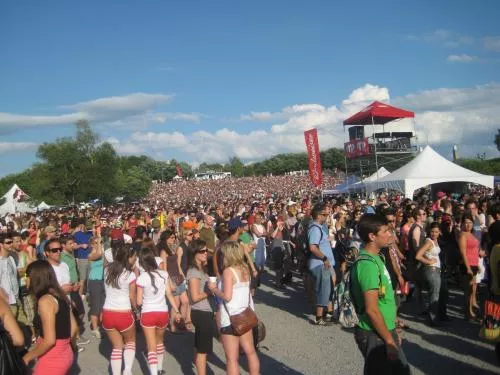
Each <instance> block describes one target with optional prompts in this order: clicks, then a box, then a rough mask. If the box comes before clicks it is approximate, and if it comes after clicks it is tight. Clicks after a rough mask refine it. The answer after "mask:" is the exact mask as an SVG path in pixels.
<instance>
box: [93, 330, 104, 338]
mask: <svg viewBox="0 0 500 375" xmlns="http://www.w3.org/2000/svg"><path fill="white" fill-rule="evenodd" d="M92 336H94V337H95V338H96V339H101V338H102V336H101V331H99V328H96V329H94V330H93V331H92Z"/></svg>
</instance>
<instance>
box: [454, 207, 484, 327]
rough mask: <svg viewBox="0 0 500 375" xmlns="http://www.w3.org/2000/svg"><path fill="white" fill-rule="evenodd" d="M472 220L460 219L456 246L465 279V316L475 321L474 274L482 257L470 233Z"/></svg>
mask: <svg viewBox="0 0 500 375" xmlns="http://www.w3.org/2000/svg"><path fill="white" fill-rule="evenodd" d="M473 227H474V219H473V218H472V216H471V215H464V217H463V218H462V230H461V231H460V234H459V236H458V246H459V248H460V255H461V256H462V272H463V274H464V275H465V277H466V281H465V285H464V291H465V314H466V317H467V318H468V319H475V318H476V314H474V308H476V309H478V308H479V305H478V304H477V300H476V290H477V284H476V278H475V276H476V274H477V272H478V270H479V268H478V265H479V257H480V256H484V254H483V252H482V251H481V250H480V248H479V246H480V243H479V241H478V240H477V238H476V237H475V236H474V234H473V233H472V229H473Z"/></svg>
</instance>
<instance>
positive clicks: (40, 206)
mask: <svg viewBox="0 0 500 375" xmlns="http://www.w3.org/2000/svg"><path fill="white" fill-rule="evenodd" d="M50 207H51V206H50V205H48V204H47V203H45V202H42V203H40V204H39V205H38V206H36V209H37V210H38V211H43V210H48V209H49V208H50Z"/></svg>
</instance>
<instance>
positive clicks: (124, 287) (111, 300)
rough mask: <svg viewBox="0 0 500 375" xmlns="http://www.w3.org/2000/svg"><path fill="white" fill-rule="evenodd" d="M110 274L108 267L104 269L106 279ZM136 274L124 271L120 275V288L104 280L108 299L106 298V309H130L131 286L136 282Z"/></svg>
mask: <svg viewBox="0 0 500 375" xmlns="http://www.w3.org/2000/svg"><path fill="white" fill-rule="evenodd" d="M107 275H108V272H107V269H106V270H104V280H106V278H107ZM135 279H136V277H135V274H134V273H133V272H131V271H123V272H122V274H121V275H120V276H119V277H118V288H114V287H113V286H112V285H110V284H108V283H106V282H104V290H105V292H106V299H105V300H104V307H103V308H104V310H130V309H132V305H131V304H130V293H129V286H130V284H132V283H133V282H135Z"/></svg>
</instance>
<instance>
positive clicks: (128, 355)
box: [123, 341, 135, 372]
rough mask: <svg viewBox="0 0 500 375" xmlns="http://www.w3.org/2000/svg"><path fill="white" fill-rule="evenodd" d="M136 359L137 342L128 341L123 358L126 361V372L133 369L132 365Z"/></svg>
mask: <svg viewBox="0 0 500 375" xmlns="http://www.w3.org/2000/svg"><path fill="white" fill-rule="evenodd" d="M134 359H135V342H134V341H132V342H127V343H126V344H125V350H124V351H123V360H124V362H125V372H131V371H132V365H133V364H134Z"/></svg>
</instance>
